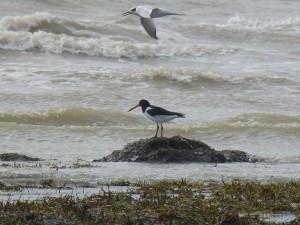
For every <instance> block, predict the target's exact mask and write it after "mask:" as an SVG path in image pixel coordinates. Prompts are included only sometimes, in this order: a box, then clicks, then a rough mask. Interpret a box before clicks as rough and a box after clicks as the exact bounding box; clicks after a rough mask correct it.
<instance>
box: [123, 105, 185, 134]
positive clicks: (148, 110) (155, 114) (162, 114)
mask: <svg viewBox="0 0 300 225" xmlns="http://www.w3.org/2000/svg"><path fill="white" fill-rule="evenodd" d="M139 106H140V107H142V111H143V113H144V115H145V116H146V117H147V118H148V119H149V120H152V121H154V122H155V123H156V125H157V129H156V133H155V136H154V137H157V133H158V129H159V125H158V124H160V125H161V133H160V136H161V137H162V135H163V129H164V128H163V125H162V123H165V122H169V121H170V120H173V119H175V118H185V116H184V114H182V113H177V112H170V111H168V110H166V109H164V108H160V107H157V106H153V105H151V104H150V103H149V102H148V101H147V100H145V99H142V100H140V102H139V104H137V105H136V106H134V107H132V108H131V109H129V110H128V112H130V111H131V110H133V109H135V108H137V107H139Z"/></svg>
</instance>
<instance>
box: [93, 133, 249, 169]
mask: <svg viewBox="0 0 300 225" xmlns="http://www.w3.org/2000/svg"><path fill="white" fill-rule="evenodd" d="M94 161H95V162H159V163H172V162H176V163H184V162H208V163H225V162H253V159H251V156H250V155H248V154H247V153H245V152H243V151H239V150H223V151H216V150H214V149H212V148H211V147H210V146H208V145H207V144H205V143H203V142H201V141H196V140H191V139H187V138H183V137H181V136H174V137H172V138H167V137H162V138H150V139H141V140H139V141H135V142H132V143H129V144H127V145H126V146H125V147H124V149H123V150H116V151H114V152H113V153H112V154H110V155H108V156H106V157H103V158H102V159H99V160H94Z"/></svg>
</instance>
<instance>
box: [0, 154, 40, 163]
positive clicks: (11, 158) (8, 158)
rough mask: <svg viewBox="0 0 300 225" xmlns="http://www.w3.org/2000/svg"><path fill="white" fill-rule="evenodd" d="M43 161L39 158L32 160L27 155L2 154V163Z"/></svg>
mask: <svg viewBox="0 0 300 225" xmlns="http://www.w3.org/2000/svg"><path fill="white" fill-rule="evenodd" d="M40 160H41V159H39V158H32V157H29V156H26V155H20V154H17V153H3V154H0V161H23V162H28V161H40Z"/></svg>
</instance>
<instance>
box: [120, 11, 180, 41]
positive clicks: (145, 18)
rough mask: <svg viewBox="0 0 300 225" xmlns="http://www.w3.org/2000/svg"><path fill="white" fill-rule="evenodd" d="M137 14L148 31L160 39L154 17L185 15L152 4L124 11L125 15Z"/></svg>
mask: <svg viewBox="0 0 300 225" xmlns="http://www.w3.org/2000/svg"><path fill="white" fill-rule="evenodd" d="M130 14H132V15H136V16H139V17H140V20H141V23H142V25H143V27H144V29H145V30H146V32H147V33H148V34H149V35H150V36H151V37H152V38H154V39H158V38H157V36H156V27H155V24H154V22H153V20H152V18H158V17H163V16H169V15H184V14H181V13H173V12H170V11H169V10H165V9H159V8H155V7H152V6H137V7H135V8H132V9H130V10H129V11H128V12H125V13H123V16H127V15H130Z"/></svg>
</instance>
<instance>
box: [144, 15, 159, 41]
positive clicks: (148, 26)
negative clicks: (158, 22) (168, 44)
mask: <svg viewBox="0 0 300 225" xmlns="http://www.w3.org/2000/svg"><path fill="white" fill-rule="evenodd" d="M140 19H141V23H142V25H143V27H144V28H145V30H146V32H147V33H148V34H149V35H150V36H151V37H152V38H154V39H158V38H157V36H156V27H155V24H154V22H153V20H152V19H150V18H144V17H140Z"/></svg>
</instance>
